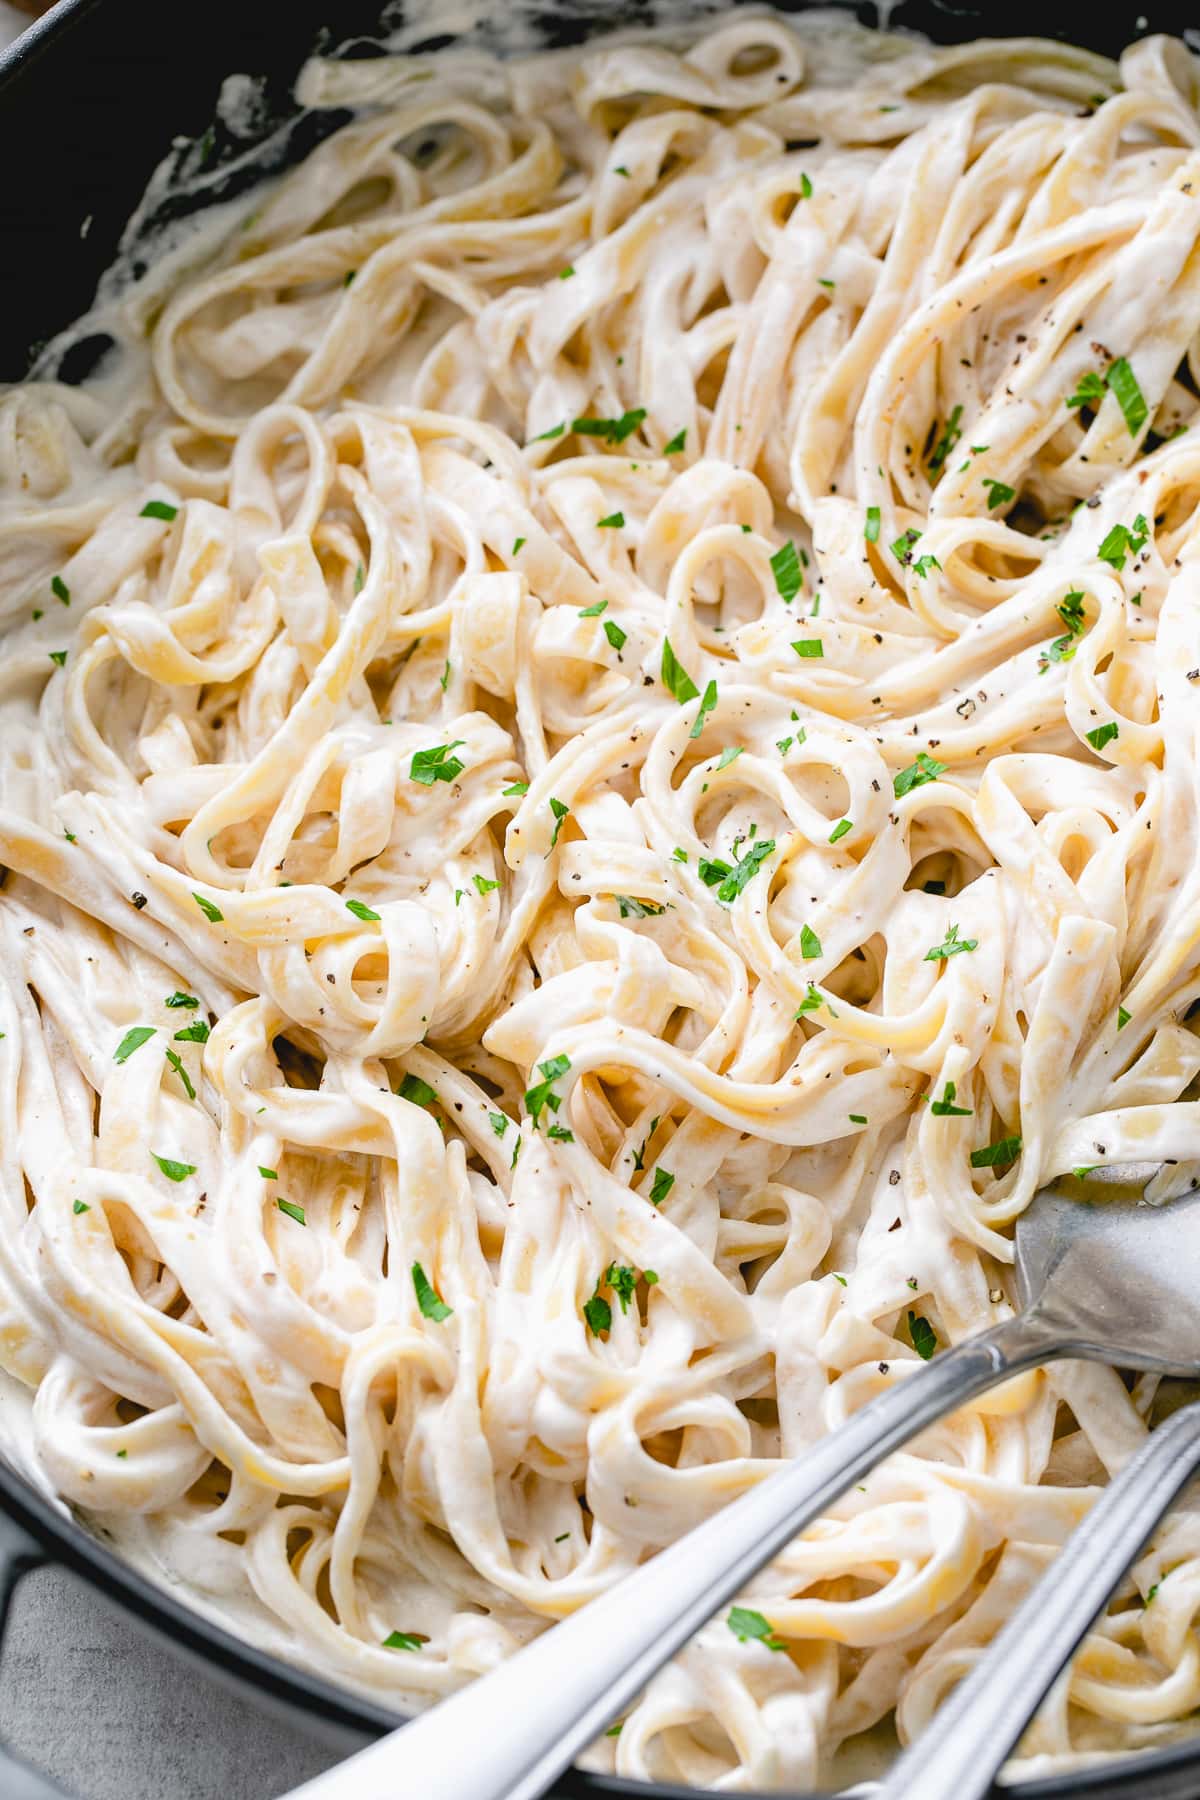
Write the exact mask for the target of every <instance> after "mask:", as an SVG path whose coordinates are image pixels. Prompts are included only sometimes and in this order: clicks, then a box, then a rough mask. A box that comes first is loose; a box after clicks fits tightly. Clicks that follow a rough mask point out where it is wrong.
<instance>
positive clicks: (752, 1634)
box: [725, 1606, 787, 1650]
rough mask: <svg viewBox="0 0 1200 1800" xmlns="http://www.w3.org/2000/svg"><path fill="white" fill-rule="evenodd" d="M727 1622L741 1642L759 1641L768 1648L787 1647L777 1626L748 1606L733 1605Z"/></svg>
mask: <svg viewBox="0 0 1200 1800" xmlns="http://www.w3.org/2000/svg"><path fill="white" fill-rule="evenodd" d="M725 1623H726V1624H727V1625H728V1627H729V1629H730V1631H732V1633H733V1635H734V1637H735V1638H736V1639H737V1641H738V1643H739V1644H750V1643H759V1644H762V1645H763V1646H764V1648H765V1649H767V1650H786V1649H787V1645H786V1644H785V1643H784V1641H783V1639H782V1638H781V1637H777V1636H776V1634H775V1627H774V1626H773V1625H772V1624H771V1623H770V1622H769V1621H768V1620H767V1619H764V1618H763V1616H762V1614H761V1613H760V1612H753V1611H752V1610H751V1609H750V1607H748V1606H734V1607H731V1608H730V1611H729V1617H728V1618H727V1619H726V1621H725Z"/></svg>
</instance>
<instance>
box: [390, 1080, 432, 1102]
mask: <svg viewBox="0 0 1200 1800" xmlns="http://www.w3.org/2000/svg"><path fill="white" fill-rule="evenodd" d="M396 1093H397V1095H398V1096H399V1098H400V1099H401V1100H411V1101H412V1103H413V1105H414V1106H432V1105H433V1103H434V1101H435V1100H436V1099H437V1097H438V1096H437V1089H436V1088H432V1087H430V1085H429V1083H428V1082H427V1081H422V1080H421V1077H420V1076H419V1075H413V1074H411V1073H409V1074H407V1075H405V1077H404V1080H403V1081H402V1082H401V1083H400V1086H399V1087H398V1088H397V1089H396Z"/></svg>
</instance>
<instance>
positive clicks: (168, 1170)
mask: <svg viewBox="0 0 1200 1800" xmlns="http://www.w3.org/2000/svg"><path fill="white" fill-rule="evenodd" d="M150 1154H151V1156H152V1157H153V1158H154V1160H155V1162H156V1163H157V1164H158V1166H159V1168H160V1169H161V1170H162V1172H163V1174H164V1175H165V1176H166V1178H167V1180H168V1181H186V1180H187V1178H188V1176H189V1175H194V1174H195V1173H196V1165H195V1163H181V1162H172V1161H171V1158H170V1157H169V1156H159V1155H158V1153H157V1151H154V1150H152V1151H151V1152H150Z"/></svg>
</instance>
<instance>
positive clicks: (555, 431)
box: [529, 425, 567, 444]
mask: <svg viewBox="0 0 1200 1800" xmlns="http://www.w3.org/2000/svg"><path fill="white" fill-rule="evenodd" d="M566 429H567V428H566V426H565V425H552V426H551V427H550V429H549V431H539V432H538V434H537V436H536V437H534V438H530V440H529V441H530V443H531V444H544V443H545V441H546V439H547V438H560V437H561V436H562V434H563V432H564V431H565V430H566Z"/></svg>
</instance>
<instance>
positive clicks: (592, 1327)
mask: <svg viewBox="0 0 1200 1800" xmlns="http://www.w3.org/2000/svg"><path fill="white" fill-rule="evenodd" d="M583 1316H584V1318H585V1319H586V1320H587V1328H588V1330H589V1331H590V1332H591V1334H592V1336H593V1337H599V1336H600V1333H601V1332H602V1331H610V1330H611V1329H612V1307H611V1306H610V1305H609V1304H608V1301H607V1300H605V1299H603V1298H602V1296H601V1294H600V1283H599V1282H597V1283H596V1292H595V1293H594V1294H593V1295H592V1297H591V1299H590V1300H585V1301H584V1303H583Z"/></svg>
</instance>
